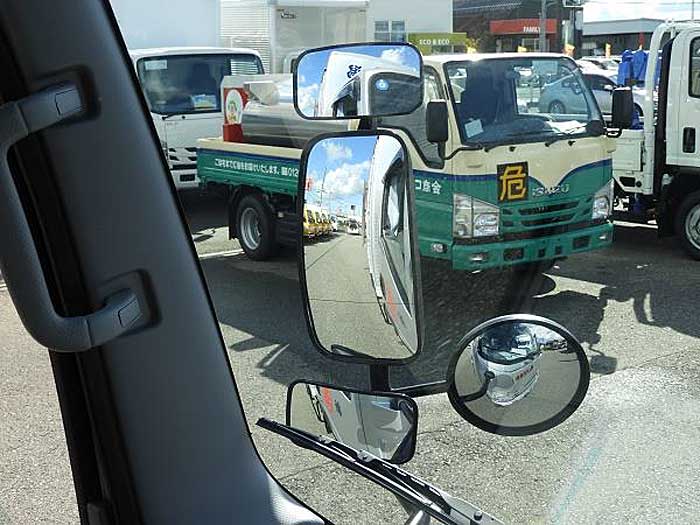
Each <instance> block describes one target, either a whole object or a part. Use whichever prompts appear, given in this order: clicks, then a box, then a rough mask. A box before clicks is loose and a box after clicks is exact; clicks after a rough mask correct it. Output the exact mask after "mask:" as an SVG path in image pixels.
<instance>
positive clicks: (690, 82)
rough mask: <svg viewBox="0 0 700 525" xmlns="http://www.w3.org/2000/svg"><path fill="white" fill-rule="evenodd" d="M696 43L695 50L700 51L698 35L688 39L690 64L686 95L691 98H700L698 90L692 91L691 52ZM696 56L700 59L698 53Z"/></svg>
mask: <svg viewBox="0 0 700 525" xmlns="http://www.w3.org/2000/svg"><path fill="white" fill-rule="evenodd" d="M696 45H697V46H698V47H697V49H696V51H698V52H700V36H697V37H695V38H693V39H692V40H691V41H690V59H689V62H690V64H689V67H688V96H689V97H692V98H700V92H698V93H693V58H695V53H693V49H694V48H695V46H696ZM697 58H698V59H700V55H698V57H697ZM698 73H700V67H698Z"/></svg>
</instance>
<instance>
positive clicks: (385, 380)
mask: <svg viewBox="0 0 700 525" xmlns="http://www.w3.org/2000/svg"><path fill="white" fill-rule="evenodd" d="M369 389H370V390H371V391H372V392H391V381H390V380H389V365H384V364H374V365H369Z"/></svg>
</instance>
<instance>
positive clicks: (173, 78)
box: [130, 47, 264, 190]
mask: <svg viewBox="0 0 700 525" xmlns="http://www.w3.org/2000/svg"><path fill="white" fill-rule="evenodd" d="M130 56H131V60H132V62H133V65H134V68H135V69H136V75H137V77H138V80H139V83H140V85H141V88H142V90H143V94H144V97H145V99H146V104H147V106H148V110H149V112H150V114H151V118H152V119H153V123H154V125H155V127H156V131H157V133H158V136H159V138H160V143H161V147H162V148H163V154H164V155H165V158H166V160H167V162H168V167H169V169H170V173H171V174H172V176H173V180H174V182H175V187H176V188H177V189H178V190H185V189H193V188H198V187H199V184H200V181H199V178H198V177H197V139H200V138H203V137H212V136H218V135H220V133H221V121H222V119H223V113H222V109H221V93H220V85H221V81H222V79H223V77H224V76H226V75H233V74H262V73H264V70H263V64H262V61H261V59H260V55H259V53H258V52H257V51H253V50H250V49H235V48H217V47H169V48H153V49H134V50H131V51H130Z"/></svg>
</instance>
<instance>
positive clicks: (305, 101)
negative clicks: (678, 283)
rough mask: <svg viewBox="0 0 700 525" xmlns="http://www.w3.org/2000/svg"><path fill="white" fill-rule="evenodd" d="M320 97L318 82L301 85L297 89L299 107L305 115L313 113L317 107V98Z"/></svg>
mask: <svg viewBox="0 0 700 525" xmlns="http://www.w3.org/2000/svg"><path fill="white" fill-rule="evenodd" d="M317 99H318V84H311V85H310V86H304V87H299V88H298V89H297V100H298V101H299V109H300V110H301V112H302V113H303V114H304V115H313V114H314V110H315V108H316V100H317Z"/></svg>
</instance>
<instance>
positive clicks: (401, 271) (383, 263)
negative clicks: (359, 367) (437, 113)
mask: <svg viewBox="0 0 700 525" xmlns="http://www.w3.org/2000/svg"><path fill="white" fill-rule="evenodd" d="M303 159H304V160H303V165H302V167H303V169H302V176H301V177H300V189H299V191H300V198H299V203H300V204H299V205H300V207H301V206H303V208H302V209H300V212H299V216H300V217H302V220H306V221H308V220H315V221H316V223H315V224H312V223H308V224H306V227H304V226H301V225H300V227H299V232H300V233H301V232H304V237H303V248H302V249H301V250H300V254H301V255H302V256H303V257H302V262H301V264H300V272H301V276H300V277H301V281H302V284H303V285H305V289H304V291H305V297H306V299H307V301H308V303H307V320H308V321H309V327H310V332H311V333H312V335H314V336H315V338H316V341H317V343H318V344H319V345H320V346H321V347H322V348H323V349H324V350H326V351H329V352H331V353H333V354H336V355H342V356H346V357H351V358H353V359H357V358H358V357H359V358H362V359H365V360H366V359H371V360H395V361H403V360H406V359H408V358H411V357H412V356H414V355H415V354H416V353H417V352H418V351H419V349H420V344H421V313H420V302H419V301H418V300H417V298H418V297H420V291H419V289H418V288H419V286H420V278H419V260H418V248H417V238H416V232H415V224H414V219H413V215H414V214H413V213H411V210H412V206H413V193H412V192H413V183H412V174H411V169H410V165H409V161H408V156H407V152H406V150H405V148H404V146H403V144H402V143H401V142H400V141H399V140H398V139H397V138H396V137H395V136H393V135H391V134H388V133H382V134H379V135H377V134H362V135H344V136H343V135H339V136H333V137H327V138H323V139H321V140H319V141H317V142H315V143H313V144H312V145H311V146H310V148H309V149H308V150H307V151H306V152H305V154H304V157H303ZM310 211H311V213H309V212H310ZM324 216H331V217H333V218H334V219H335V222H336V224H337V231H334V229H333V228H332V227H327V228H325V229H324V228H323V227H322V226H323V217H324ZM304 217H306V218H304ZM312 226H314V227H312ZM329 226H330V225H329ZM320 232H322V233H320ZM312 235H313V236H312Z"/></svg>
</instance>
